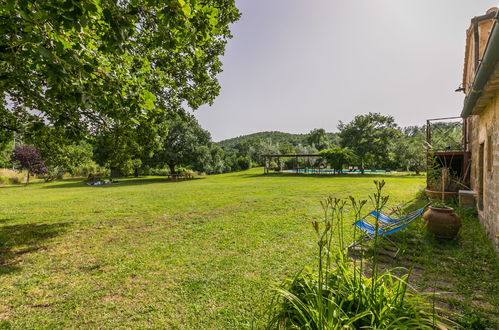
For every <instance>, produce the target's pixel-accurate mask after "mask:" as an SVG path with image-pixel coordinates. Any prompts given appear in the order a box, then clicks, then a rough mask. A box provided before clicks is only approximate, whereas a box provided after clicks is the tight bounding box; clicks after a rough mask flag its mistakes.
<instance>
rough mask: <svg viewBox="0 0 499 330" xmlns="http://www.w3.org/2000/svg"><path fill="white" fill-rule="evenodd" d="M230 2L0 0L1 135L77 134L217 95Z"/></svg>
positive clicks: (232, 15) (232, 16) (234, 15)
mask: <svg viewBox="0 0 499 330" xmlns="http://www.w3.org/2000/svg"><path fill="white" fill-rule="evenodd" d="M238 17H239V12H238V10H237V9H236V7H235V4H234V0H156V1H150V0H124V1H112V0H44V1H37V0H0V95H1V99H0V132H1V133H0V139H8V138H11V136H10V135H9V132H10V133H11V132H15V131H22V130H23V129H28V130H31V131H36V130H37V129H39V128H40V127H42V126H51V127H55V128H59V127H60V128H62V129H63V132H64V134H65V135H67V136H68V137H80V136H83V135H85V134H87V133H89V132H90V133H92V134H94V133H96V132H98V131H100V130H105V131H108V130H110V129H112V128H113V127H114V126H119V127H126V128H133V127H135V126H136V125H137V126H138V125H140V124H141V123H145V122H151V121H153V118H154V117H155V114H157V113H158V112H164V111H167V110H172V109H173V110H176V109H178V108H179V107H181V105H183V104H186V105H188V106H190V107H191V108H194V109H196V108H198V107H199V106H200V105H202V104H204V103H211V102H212V101H213V99H214V98H215V97H216V96H217V94H218V92H219V88H220V87H219V84H218V81H217V79H216V75H217V74H218V73H219V72H220V71H221V62H220V58H219V57H220V56H221V55H222V54H223V53H224V49H225V44H226V42H227V39H228V38H230V37H231V35H230V31H229V24H230V23H231V22H234V21H236V20H237V19H238Z"/></svg>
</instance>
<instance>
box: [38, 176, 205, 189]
mask: <svg viewBox="0 0 499 330" xmlns="http://www.w3.org/2000/svg"><path fill="white" fill-rule="evenodd" d="M202 179H204V178H199V177H197V178H192V179H189V180H171V179H168V178H166V177H164V178H157V177H154V178H147V177H142V178H123V179H116V183H112V184H104V185H99V186H89V185H87V184H86V182H85V181H83V180H82V179H69V180H71V181H69V182H64V181H62V182H60V183H53V184H50V185H46V186H43V187H42V188H43V189H55V188H88V189H110V188H119V187H124V186H141V185H145V184H152V183H182V182H189V181H195V180H202Z"/></svg>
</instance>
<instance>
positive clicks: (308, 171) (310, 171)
mask: <svg viewBox="0 0 499 330" xmlns="http://www.w3.org/2000/svg"><path fill="white" fill-rule="evenodd" d="M281 172H284V173H302V174H335V172H334V171H333V170H329V169H295V170H282V171H281ZM360 173H361V172H360V171H359V170H343V172H342V174H360ZM364 173H371V174H373V173H374V174H393V173H400V172H393V171H383V170H364Z"/></svg>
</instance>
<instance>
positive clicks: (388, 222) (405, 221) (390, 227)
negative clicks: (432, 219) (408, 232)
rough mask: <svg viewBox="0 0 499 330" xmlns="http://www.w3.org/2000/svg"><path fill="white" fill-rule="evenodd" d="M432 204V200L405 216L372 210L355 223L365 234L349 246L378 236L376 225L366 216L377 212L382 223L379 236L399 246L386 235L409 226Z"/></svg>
mask: <svg viewBox="0 0 499 330" xmlns="http://www.w3.org/2000/svg"><path fill="white" fill-rule="evenodd" d="M430 204H431V202H430V203H428V204H426V205H425V206H423V207H422V208H420V209H417V210H415V211H413V212H411V213H409V214H408V215H407V216H406V217H403V218H390V217H389V216H387V215H386V214H384V213H381V212H380V213H377V212H376V211H372V212H370V213H369V214H368V215H367V216H365V217H364V218H362V219H360V220H357V221H356V222H354V223H353V225H354V226H356V227H357V228H359V229H360V230H362V231H363V232H364V236H363V237H361V238H360V239H358V240H357V241H355V242H353V243H352V244H350V246H349V247H348V248H352V247H355V246H357V245H359V244H362V243H364V242H367V241H370V240H372V239H373V238H374V237H375V236H376V226H375V225H372V224H371V223H369V222H368V221H367V220H366V218H367V217H368V216H371V217H374V218H376V215H377V214H379V216H378V218H377V219H378V220H379V221H380V223H379V224H378V232H377V234H378V236H379V237H384V238H385V239H387V240H388V241H389V242H390V243H392V244H393V245H395V246H397V245H396V244H395V243H394V242H393V241H392V240H390V239H389V238H388V237H386V236H389V235H392V234H394V233H396V232H398V231H401V230H403V229H405V228H406V227H407V226H409V225H410V224H411V222H412V221H413V220H414V219H416V218H417V217H419V216H420V215H421V214H423V212H424V210H425V208H426V207H428V206H429V205H430Z"/></svg>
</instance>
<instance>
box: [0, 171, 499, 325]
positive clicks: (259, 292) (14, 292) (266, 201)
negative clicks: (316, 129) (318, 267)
mask: <svg viewBox="0 0 499 330" xmlns="http://www.w3.org/2000/svg"><path fill="white" fill-rule="evenodd" d="M262 172H263V171H262V170H261V169H253V170H250V171H245V172H240V173H233V174H224V175H217V176H209V177H201V178H198V179H195V180H191V181H180V182H171V181H167V180H165V179H164V178H160V177H147V178H139V179H126V180H120V182H119V183H117V184H115V185H109V186H98V187H89V186H85V185H84V184H82V182H81V180H80V181H78V180H64V181H59V182H53V183H49V184H42V183H39V184H38V183H37V184H33V185H30V186H28V187H24V186H13V187H4V188H0V328H1V327H4V328H8V327H13V328H68V327H99V328H111V327H121V328H128V327H134V328H137V327H169V328H197V329H199V328H244V327H252V326H253V327H261V326H262V325H263V322H264V320H263V314H264V311H265V308H266V306H267V305H268V303H269V302H270V298H271V294H272V292H271V287H272V285H274V284H276V283H279V282H281V281H282V280H283V279H284V278H286V277H288V276H291V275H293V274H294V273H296V272H297V271H298V270H300V268H301V267H303V266H305V265H310V266H313V265H314V259H313V256H314V252H315V241H314V234H313V231H312V229H311V226H310V223H309V222H310V220H312V219H317V218H320V216H321V207H320V204H319V201H320V200H321V199H322V198H324V197H326V196H328V195H333V196H337V197H347V196H348V195H353V196H356V197H362V198H367V194H368V193H370V192H371V191H372V190H373V188H374V185H373V184H372V180H373V178H384V179H385V180H386V181H387V186H386V191H385V192H386V193H388V194H390V195H391V201H390V203H391V204H392V205H395V204H400V203H402V202H405V201H408V200H410V199H413V198H414V197H415V195H416V194H417V193H418V191H420V190H421V188H423V186H424V177H422V176H408V175H379V176H377V177H375V176H370V175H366V176H360V175H344V176H336V177H335V176H329V177H317V176H299V175H268V176H264V175H262ZM463 221H464V227H463V232H465V233H466V235H464V234H461V236H460V238H459V239H458V240H457V241H455V242H451V243H445V244H443V243H438V242H433V241H431V239H430V238H428V236H427V235H424V233H423V231H422V230H421V228H420V226H419V225H418V224H414V225H413V226H412V227H411V229H410V230H409V231H408V232H407V233H403V235H401V243H402V246H403V249H404V252H403V253H402V255H401V256H399V257H398V258H399V259H398V261H397V260H394V259H393V258H390V257H389V256H386V259H387V261H386V263H387V264H390V263H391V262H393V263H394V264H395V265H397V264H400V263H403V264H404V265H405V266H413V265H414V264H417V265H418V267H416V270H417V271H416V272H415V274H416V275H417V276H416V277H415V279H416V281H419V282H420V284H421V285H420V286H421V287H422V288H423V289H424V288H425V283H426V287H428V283H430V281H431V280H434V282H436V280H435V279H434V277H438V276H439V274H440V273H439V272H437V271H436V269H435V267H436V266H437V267H439V266H442V265H444V266H446V267H447V268H446V271H445V276H444V277H445V278H443V279H441V280H440V282H439V287H438V290H440V291H442V290H443V289H446V288H447V289H448V288H449V286H450V285H451V284H452V288H451V289H453V290H454V291H455V293H453V294H452V295H451V296H449V297H448V298H445V299H444V301H445V303H446V304H447V305H448V307H449V308H451V309H453V308H455V309H456V310H460V311H465V312H467V313H468V314H469V315H468V316H467V317H468V318H470V319H471V318H473V317H475V314H474V313H475V312H476V313H482V314H483V315H485V316H484V317H486V321H487V322H495V321H494V318H495V317H496V316H497V315H496V314H494V311H493V307H492V310H491V308H490V307H491V306H494V304H496V303H497V293H496V292H497V291H498V290H497V284H494V283H497V280H498V278H499V277H498V270H497V269H498V267H497V259H496V256H495V254H494V252H493V251H492V250H491V248H490V244H488V241H487V240H486V239H484V233H483V230H482V229H481V227H480V225H479V224H478V223H477V221H476V220H475V219H474V217H473V216H472V215H470V216H468V217H464V218H463ZM349 228H350V227H349ZM442 244H443V245H442ZM442 251H444V252H442ZM463 263H464V264H463ZM468 267H469V268H470V269H469V271H466V270H465V269H468ZM459 269H460V271H458V270H459ZM470 279H473V280H475V281H476V282H473V281H472V282H473V283H469V281H470ZM461 282H464V284H463V285H461V284H460V283H461ZM433 286H435V285H433ZM477 287H478V288H479V289H480V290H479V293H476V294H477V295H478V296H477V297H474V296H472V295H470V294H468V293H469V292H478V291H477V289H476V288H477ZM474 301H478V305H476V308H477V310H475V309H473V310H471V311H470V310H467V309H466V306H467V305H469V306H471V307H472V308H473V306H475V305H473V304H474V303H475V302H474ZM470 322H471V321H470ZM491 324H492V323H491Z"/></svg>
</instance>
